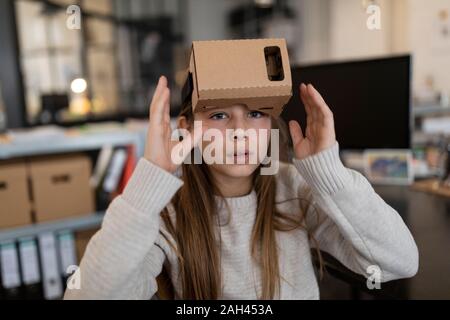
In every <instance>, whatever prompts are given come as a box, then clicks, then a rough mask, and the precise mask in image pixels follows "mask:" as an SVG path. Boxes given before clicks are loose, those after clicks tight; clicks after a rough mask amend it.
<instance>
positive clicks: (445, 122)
mask: <svg viewBox="0 0 450 320" xmlns="http://www.w3.org/2000/svg"><path fill="white" fill-rule="evenodd" d="M422 130H423V131H424V132H425V133H428V134H450V117H442V118H427V119H424V120H423V124H422Z"/></svg>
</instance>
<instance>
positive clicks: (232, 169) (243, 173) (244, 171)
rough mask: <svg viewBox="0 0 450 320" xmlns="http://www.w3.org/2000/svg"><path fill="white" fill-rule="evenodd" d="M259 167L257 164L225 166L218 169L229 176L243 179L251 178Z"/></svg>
mask: <svg viewBox="0 0 450 320" xmlns="http://www.w3.org/2000/svg"><path fill="white" fill-rule="evenodd" d="M258 166H259V165H257V164H224V165H221V166H220V168H216V169H217V170H218V171H220V172H221V173H222V174H225V175H227V176H230V177H234V178H242V177H249V176H251V175H252V174H253V173H254V172H255V170H256V169H257V168H258Z"/></svg>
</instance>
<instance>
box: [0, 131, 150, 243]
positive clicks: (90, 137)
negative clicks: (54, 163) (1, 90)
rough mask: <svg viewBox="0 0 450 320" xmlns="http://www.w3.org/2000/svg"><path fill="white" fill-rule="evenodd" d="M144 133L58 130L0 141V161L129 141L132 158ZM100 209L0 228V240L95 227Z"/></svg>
mask: <svg viewBox="0 0 450 320" xmlns="http://www.w3.org/2000/svg"><path fill="white" fill-rule="evenodd" d="M144 143H145V135H144V132H143V131H139V130H135V131H133V130H128V129H126V128H118V129H114V130H103V131H89V132H84V131H80V132H78V133H75V134H74V133H73V132H72V133H69V134H67V133H61V134H60V135H59V134H57V135H54V136H49V137H48V138H37V139H33V138H30V139H28V138H26V137H25V138H20V139H17V140H15V139H13V140H12V141H11V142H9V143H0V163H1V162H2V161H5V160H9V159H14V158H20V157H31V156H38V155H52V154H62V153H70V152H83V151H90V150H97V149H101V148H102V147H104V146H112V147H121V146H129V145H133V146H134V147H135V153H136V159H138V158H139V157H140V156H141V155H142V154H143V148H144ZM103 216H104V213H103V212H97V213H93V214H90V215H87V216H83V217H76V218H70V219H62V220H58V221H52V222H47V223H37V224H31V225H27V226H23V227H16V228H7V229H0V243H1V242H5V241H15V240H17V239H19V238H23V237H30V236H31V237H36V236H38V235H39V234H41V233H45V232H58V231H63V230H64V231H65V230H69V231H82V230H88V229H92V228H96V227H99V226H100V225H101V222H102V220H103Z"/></svg>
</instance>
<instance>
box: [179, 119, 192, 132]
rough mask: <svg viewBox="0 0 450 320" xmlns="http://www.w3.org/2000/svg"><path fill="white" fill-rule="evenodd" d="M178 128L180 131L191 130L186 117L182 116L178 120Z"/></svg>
mask: <svg viewBox="0 0 450 320" xmlns="http://www.w3.org/2000/svg"><path fill="white" fill-rule="evenodd" d="M177 127H178V128H179V129H186V130H189V129H190V125H189V121H188V120H187V118H186V117H185V116H180V117H178V118H177Z"/></svg>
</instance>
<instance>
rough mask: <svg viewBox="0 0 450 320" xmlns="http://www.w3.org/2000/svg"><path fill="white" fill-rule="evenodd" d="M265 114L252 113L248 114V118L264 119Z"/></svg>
mask: <svg viewBox="0 0 450 320" xmlns="http://www.w3.org/2000/svg"><path fill="white" fill-rule="evenodd" d="M264 115H265V114H264V113H262V112H260V111H250V112H249V113H248V116H249V117H250V118H261V117H263V116H264Z"/></svg>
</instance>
